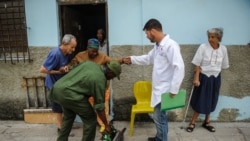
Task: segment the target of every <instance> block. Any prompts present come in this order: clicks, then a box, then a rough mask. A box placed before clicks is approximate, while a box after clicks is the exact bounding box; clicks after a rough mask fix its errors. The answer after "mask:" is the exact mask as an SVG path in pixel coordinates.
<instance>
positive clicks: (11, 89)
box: [0, 45, 250, 121]
mask: <svg viewBox="0 0 250 141" xmlns="http://www.w3.org/2000/svg"><path fill="white" fill-rule="evenodd" d="M197 47H198V45H181V52H182V55H183V58H184V61H185V71H186V72H185V78H184V81H183V84H182V86H181V87H182V88H184V89H186V90H187V93H188V95H189V93H190V91H191V86H192V79H193V70H194V66H193V65H192V64H191V60H192V58H193V56H194V53H195V51H196V49H197ZM227 47H228V53H229V61H230V68H229V69H228V70H224V71H223V72H222V87H221V95H225V96H230V97H234V98H239V99H240V98H244V97H247V96H250V88H249V83H250V74H249V73H248V72H249V70H250V66H249V64H250V62H249V61H250V55H249V53H250V46H236V45H232V46H227ZM151 48H152V46H145V47H141V46H133V45H123V46H112V49H111V56H112V58H120V57H122V56H129V55H142V54H146V53H147V52H148V51H149V50H150V49H151ZM50 49H51V48H49V47H30V55H31V59H32V60H33V61H32V62H30V63H27V62H25V63H24V62H22V61H21V62H19V63H15V64H11V63H10V62H7V63H5V62H4V61H1V62H0V64H1V69H0V73H1V74H2V75H1V76H0V81H1V83H0V87H1V89H0V97H1V98H0V105H1V106H0V119H23V109H25V108H26V106H25V103H26V100H25V98H26V97H25V96H26V93H27V91H26V89H25V87H23V79H22V78H23V77H37V76H44V75H43V74H41V73H39V68H40V66H41V64H42V62H43V60H44V59H45V58H46V56H47V53H48V52H49V51H50ZM151 72H152V66H139V65H122V74H121V80H120V81H119V80H117V79H114V80H113V83H112V87H113V95H114V96H113V98H114V113H115V116H114V118H115V120H129V119H130V110H131V105H132V104H133V103H135V102H136V101H135V99H134V97H133V92H132V89H133V84H134V82H135V81H137V80H151ZM187 98H188V97H187ZM184 110H185V109H184V108H183V109H177V110H173V111H171V112H169V115H168V116H169V119H170V120H171V121H179V120H182V117H183V112H184ZM238 110H240V109H238ZM230 112H231V113H230V114H233V115H234V116H232V117H234V118H224V117H227V115H228V114H229V113H228V110H227V109H224V110H222V111H221V113H220V117H218V120H219V121H234V120H235V119H236V118H237V109H234V110H232V111H230ZM232 112H233V113H232ZM234 112H235V113H234ZM191 114H192V111H191V108H190V111H189V114H188V118H190V116H191ZM249 118H250V117H248V119H249ZM136 119H137V120H148V119H149V117H148V115H145V114H143V115H140V116H137V117H136ZM248 119H246V120H248Z"/></svg>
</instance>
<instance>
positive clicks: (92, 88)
mask: <svg viewBox="0 0 250 141" xmlns="http://www.w3.org/2000/svg"><path fill="white" fill-rule="evenodd" d="M120 73H121V65H120V63H119V62H117V61H111V62H110V63H108V64H106V65H104V66H103V67H102V66H100V65H98V64H96V63H94V62H92V61H84V62H82V63H80V64H79V65H78V66H76V67H74V68H73V69H72V70H71V71H69V73H68V74H66V75H65V76H64V77H63V78H61V79H60V80H58V81H57V82H56V83H55V85H54V87H53V88H52V90H51V93H50V99H52V100H53V101H56V102H57V103H59V104H60V105H61V106H62V108H63V113H64V117H63V125H62V128H61V132H60V134H59V137H58V138H57V141H67V140H68V136H69V134H70V131H71V128H72V125H73V123H74V119H75V117H76V115H78V116H79V117H80V118H81V120H82V122H83V137H82V141H94V139H95V133H96V124H97V120H96V113H97V114H98V116H99V117H100V119H101V120H102V121H103V123H104V124H105V132H106V133H109V132H110V125H109V124H108V122H107V119H106V116H105V110H104V101H105V96H104V94H105V88H106V83H107V80H110V79H113V78H114V77H117V78H118V79H119V75H120ZM89 97H93V98H94V104H93V106H92V105H91V104H90V103H89V101H88V99H89ZM94 109H95V111H96V112H95V111H94Z"/></svg>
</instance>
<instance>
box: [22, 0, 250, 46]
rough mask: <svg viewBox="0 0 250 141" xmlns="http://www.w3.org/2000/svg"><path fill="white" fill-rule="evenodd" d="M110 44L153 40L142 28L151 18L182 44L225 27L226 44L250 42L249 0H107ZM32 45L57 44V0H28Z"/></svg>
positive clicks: (28, 22) (204, 37)
mask: <svg viewBox="0 0 250 141" xmlns="http://www.w3.org/2000/svg"><path fill="white" fill-rule="evenodd" d="M107 2H108V14H109V15H108V17H109V19H108V24H109V42H110V45H127V44H129V45H144V44H150V42H149V41H148V40H147V39H146V38H145V34H144V32H143V31H142V28H143V26H144V24H145V22H146V21H147V20H148V19H150V18H157V19H159V20H160V21H161V22H162V25H163V30H164V32H165V33H168V34H170V36H171V37H172V38H173V39H175V40H176V41H178V42H179V43H180V44H200V43H203V42H206V41H207V39H206V38H207V37H206V30H207V29H208V28H211V27H217V26H220V27H223V28H224V37H223V41H222V43H223V44H225V45H246V44H247V43H249V42H250V26H249V25H250V16H249V15H250V0H219V1H218V0H107ZM25 11H26V19H27V26H28V27H30V29H28V30H27V33H28V44H29V46H57V45H58V44H59V43H60V41H59V22H58V8H57V2H56V0H25Z"/></svg>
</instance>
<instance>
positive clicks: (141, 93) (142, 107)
mask: <svg viewBox="0 0 250 141" xmlns="http://www.w3.org/2000/svg"><path fill="white" fill-rule="evenodd" d="M151 92H152V83H151V82H149V81H137V82H135V84H134V90H133V93H134V96H135V99H136V104H135V105H132V109H131V119H130V132H129V135H130V136H132V135H133V131H134V120H135V115H136V114H140V113H153V112H154V108H152V107H150V101H151Z"/></svg>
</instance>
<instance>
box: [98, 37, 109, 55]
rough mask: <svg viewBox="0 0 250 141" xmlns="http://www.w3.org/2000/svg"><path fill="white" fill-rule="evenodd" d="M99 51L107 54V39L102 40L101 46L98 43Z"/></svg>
mask: <svg viewBox="0 0 250 141" xmlns="http://www.w3.org/2000/svg"><path fill="white" fill-rule="evenodd" d="M99 51H100V52H103V53H104V54H106V55H108V47H107V40H104V42H103V46H101V45H99Z"/></svg>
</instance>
